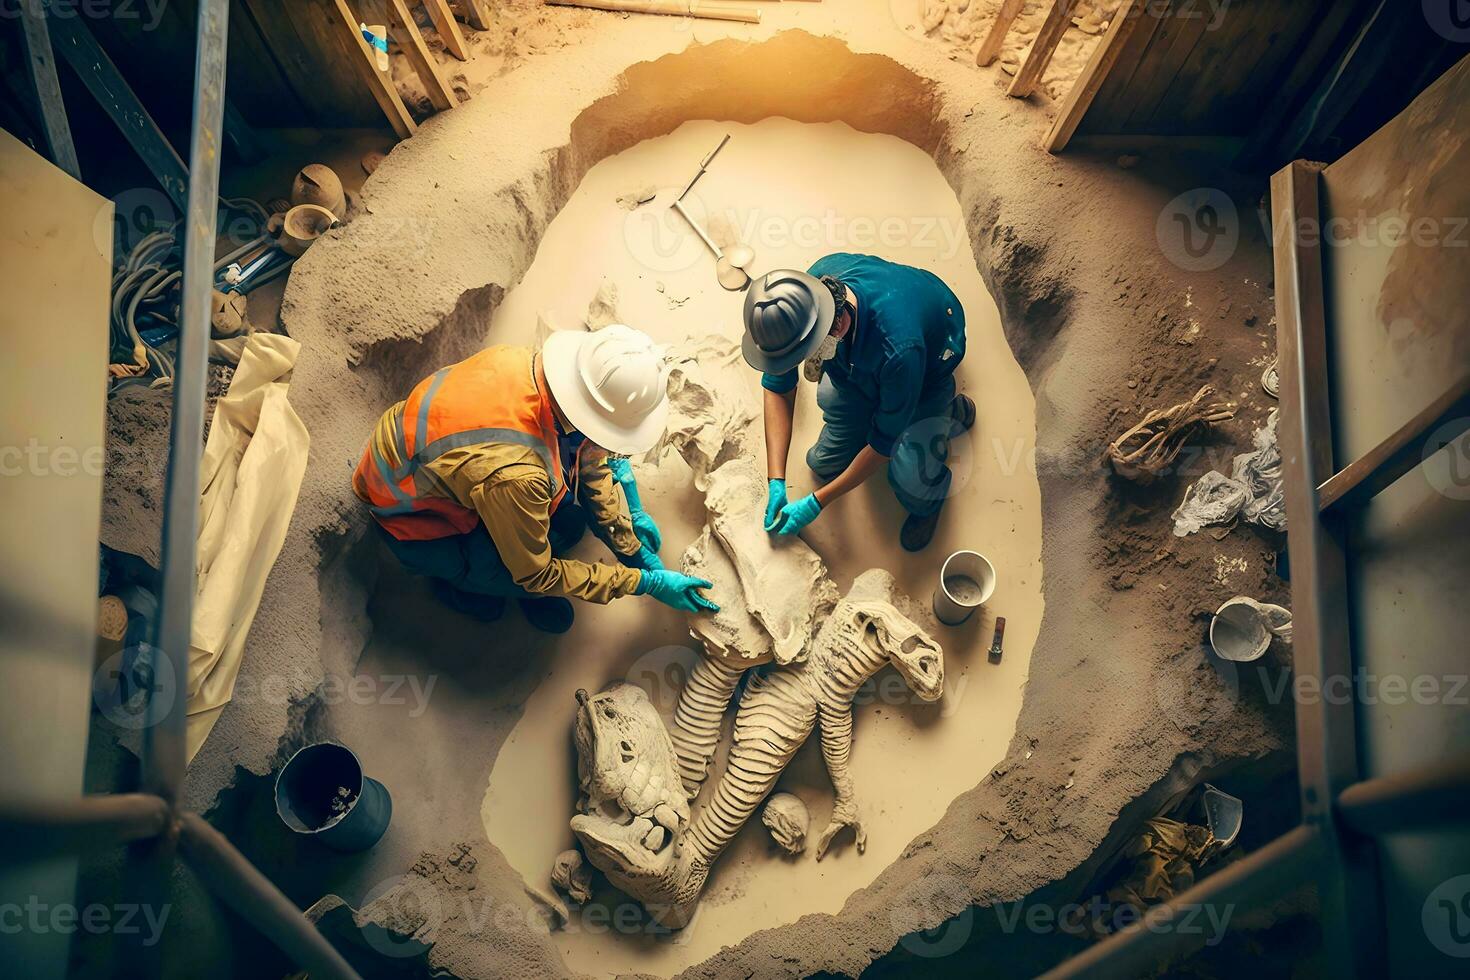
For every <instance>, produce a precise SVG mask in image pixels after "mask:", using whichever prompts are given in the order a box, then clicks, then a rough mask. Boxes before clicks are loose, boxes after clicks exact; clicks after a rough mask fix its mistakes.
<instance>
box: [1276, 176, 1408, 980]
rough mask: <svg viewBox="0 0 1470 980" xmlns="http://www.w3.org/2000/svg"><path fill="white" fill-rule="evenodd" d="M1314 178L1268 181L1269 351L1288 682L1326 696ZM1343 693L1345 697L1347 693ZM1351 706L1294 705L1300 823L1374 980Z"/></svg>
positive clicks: (1342, 958) (1324, 404) (1351, 954)
mask: <svg viewBox="0 0 1470 980" xmlns="http://www.w3.org/2000/svg"><path fill="white" fill-rule="evenodd" d="M1318 184H1319V173H1318V171H1317V169H1315V168H1313V167H1311V166H1309V165H1307V164H1305V163H1303V162H1302V161H1297V162H1295V163H1292V164H1290V165H1288V166H1287V167H1285V168H1284V169H1282V170H1280V171H1278V172H1277V173H1276V174H1275V176H1273V177H1272V178H1271V205H1272V213H1273V218H1272V229H1273V232H1274V238H1275V242H1274V248H1273V253H1274V257H1275V270H1276V344H1277V350H1278V352H1279V358H1278V364H1279V365H1280V368H1281V400H1280V404H1281V408H1280V412H1281V414H1280V423H1279V427H1278V440H1279V445H1280V448H1281V463H1282V486H1283V488H1284V490H1285V494H1286V534H1287V546H1288V548H1289V549H1290V553H1291V585H1292V590H1291V592H1292V604H1291V605H1292V664H1293V667H1292V669H1293V673H1294V675H1295V681H1296V682H1297V683H1307V684H1312V685H1313V687H1312V689H1313V690H1316V691H1327V690H1334V689H1338V688H1341V687H1343V686H1345V685H1350V684H1351V683H1352V679H1353V677H1354V676H1355V675H1354V671H1353V654H1352V641H1351V633H1350V631H1349V630H1350V627H1349V623H1350V621H1351V614H1350V609H1349V607H1348V601H1349V599H1348V595H1349V593H1348V579H1347V558H1346V551H1347V535H1346V531H1345V529H1344V524H1343V522H1342V521H1341V520H1337V519H1334V515H1331V514H1323V513H1321V512H1320V510H1319V507H1318V504H1317V487H1318V486H1319V485H1321V484H1322V483H1323V482H1325V480H1326V478H1327V477H1329V476H1330V475H1331V474H1332V473H1333V465H1332V404H1331V398H1330V392H1329V389H1328V378H1329V371H1328V358H1329V354H1328V340H1327V329H1328V328H1327V309H1326V298H1325V287H1324V284H1323V279H1322V242H1321V236H1320V235H1318V234H1311V233H1307V234H1303V233H1301V232H1302V231H1303V230H1306V231H1307V232H1311V231H1312V230H1313V229H1317V228H1321V226H1322V225H1321V221H1322V211H1321V207H1320V200H1319V193H1318V192H1319V187H1318ZM1349 689H1350V688H1349ZM1357 702H1358V699H1357V698H1356V697H1315V698H1299V699H1297V703H1296V705H1295V709H1296V710H1295V714H1296V736H1297V739H1296V741H1297V760H1298V767H1297V769H1298V775H1297V778H1298V782H1299V783H1300V786H1301V812H1302V822H1303V823H1304V824H1306V825H1308V826H1311V827H1316V828H1319V829H1320V830H1322V831H1323V832H1324V833H1325V834H1326V835H1327V842H1328V844H1329V847H1330V848H1331V852H1332V854H1333V856H1334V857H1335V858H1336V860H1334V861H1331V862H1330V863H1329V867H1328V868H1327V869H1326V873H1324V874H1323V875H1322V877H1321V878H1320V879H1319V881H1318V896H1319V899H1320V901H1321V904H1322V923H1323V928H1322V938H1323V946H1324V948H1326V949H1328V950H1329V960H1328V962H1329V968H1330V970H1331V972H1332V973H1333V975H1335V976H1339V975H1340V976H1348V977H1351V976H1382V975H1383V970H1384V966H1383V949H1382V935H1383V933H1382V929H1381V922H1382V919H1381V914H1382V912H1381V909H1380V907H1379V906H1380V891H1379V885H1378V873H1377V866H1376V863H1375V860H1374V856H1373V852H1372V849H1371V846H1370V845H1368V844H1367V843H1366V842H1354V841H1351V840H1346V839H1344V838H1343V836H1342V835H1341V834H1339V833H1338V832H1337V827H1336V824H1335V821H1334V819H1333V813H1332V803H1333V801H1334V800H1336V799H1337V797H1338V794H1340V793H1341V792H1342V791H1343V790H1345V789H1347V788H1348V787H1349V786H1351V785H1352V784H1353V783H1355V782H1357V781H1358V779H1359V778H1360V777H1359V764H1358V744H1357V743H1358V740H1357V725H1356V718H1355V714H1356V708H1357Z"/></svg>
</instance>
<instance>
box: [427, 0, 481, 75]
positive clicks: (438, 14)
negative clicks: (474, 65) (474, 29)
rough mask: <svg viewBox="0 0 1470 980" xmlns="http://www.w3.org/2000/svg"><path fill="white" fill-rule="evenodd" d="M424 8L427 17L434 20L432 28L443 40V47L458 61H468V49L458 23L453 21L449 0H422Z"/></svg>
mask: <svg viewBox="0 0 1470 980" xmlns="http://www.w3.org/2000/svg"><path fill="white" fill-rule="evenodd" d="M424 9H425V10H427V11H428V12H429V19H430V20H432V21H433V22H434V30H436V31H438V32H439V39H440V40H441V41H443V42H444V49H445V50H446V51H448V52H449V53H450V54H452V55H454V56H455V57H456V58H458V59H459V60H460V61H468V60H469V59H470V50H469V48H468V47H466V46H465V43H464V35H463V34H461V33H460V30H459V25H458V24H457V23H455V21H454V11H452V10H450V9H449V0H424Z"/></svg>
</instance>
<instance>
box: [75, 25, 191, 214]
mask: <svg viewBox="0 0 1470 980" xmlns="http://www.w3.org/2000/svg"><path fill="white" fill-rule="evenodd" d="M50 5H51V3H50V0H48V2H47V6H48V7H49V6H50ZM47 22H48V24H49V26H50V27H51V35H52V41H53V43H54V45H55V47H56V50H57V51H59V52H60V54H61V56H62V57H63V58H65V59H66V62H67V64H69V65H71V68H72V71H74V72H76V75H77V77H78V78H80V79H81V80H82V84H83V85H85V86H86V87H87V91H88V92H90V93H91V94H92V98H94V99H96V100H97V102H98V103H99V104H100V105H101V106H102V108H103V109H104V110H105V111H106V112H107V114H108V116H110V117H111V118H112V121H113V122H114V123H116V124H117V128H118V129H120V130H122V134H123V136H124V137H126V139H127V141H128V143H129V145H131V146H132V148H133V150H134V151H135V152H136V153H137V154H138V156H139V157H141V158H142V159H143V162H144V163H145V164H147V166H148V169H149V170H151V171H152V172H153V176H154V178H155V179H156V180H157V181H158V183H159V186H161V187H162V188H163V192H164V193H165V194H167V195H168V197H169V200H171V201H173V203H174V207H176V208H178V210H179V213H180V214H184V213H186V212H187V210H188V203H189V202H188V198H189V191H188V187H189V172H188V168H186V167H185V166H184V161H183V159H182V158H180V157H179V155H178V153H177V152H175V150H174V148H173V147H172V146H170V145H169V142H168V140H167V139H165V138H164V135H163V132H162V131H161V130H160V129H159V128H158V126H157V124H156V123H154V121H153V117H152V116H150V115H149V114H148V110H147V109H145V108H143V103H142V102H140V101H139V100H138V97H137V96H136V95H135V94H133V90H132V88H130V87H129V86H128V83H127V82H126V81H125V80H124V79H123V77H122V74H121V73H120V72H119V71H118V70H117V66H116V65H114V64H113V63H112V59H111V58H109V57H107V53H106V52H105V51H103V50H102V48H101V47H100V46H99V45H98V44H97V41H96V39H95V38H93V37H92V32H91V31H89V30H87V25H86V24H85V22H84V18H82V17H78V16H75V14H74V13H73V14H70V15H68V16H66V17H48V18H47Z"/></svg>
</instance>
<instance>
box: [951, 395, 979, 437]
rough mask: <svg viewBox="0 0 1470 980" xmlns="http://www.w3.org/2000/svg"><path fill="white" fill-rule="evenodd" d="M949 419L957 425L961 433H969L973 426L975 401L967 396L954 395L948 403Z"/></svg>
mask: <svg viewBox="0 0 1470 980" xmlns="http://www.w3.org/2000/svg"><path fill="white" fill-rule="evenodd" d="M949 417H950V418H952V419H954V420H955V421H956V422H958V423H959V426H960V431H961V432H969V431H970V430H971V429H972V428H974V426H975V399H973V398H971V397H970V396H969V395H955V396H954V401H952V402H950V403H949Z"/></svg>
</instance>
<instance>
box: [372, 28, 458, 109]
mask: <svg viewBox="0 0 1470 980" xmlns="http://www.w3.org/2000/svg"><path fill="white" fill-rule="evenodd" d="M388 30H389V33H390V34H393V35H395V40H397V41H398V46H399V47H400V48H401V49H402V50H403V53H404V55H406V56H407V58H408V61H409V63H410V64H411V65H413V70H414V71H416V72H418V75H419V79H420V80H421V81H423V83H424V89H425V91H427V92H428V93H429V102H430V104H432V105H433V106H434V108H435V109H438V110H439V111H441V112H442V111H444V110H445V109H452V108H454V106H455V105H457V104H458V103H457V102H456V101H455V98H454V93H453V92H452V91H450V88H449V85H448V83H446V82H445V81H444V76H443V75H441V74H440V73H439V63H438V62H436V61H435V60H434V55H433V53H432V52H431V51H430V50H429V46H428V45H427V44H425V43H424V35H423V34H421V33H420V32H419V26H418V25H417V24H415V23H414V21H413V14H412V13H411V12H410V11H409V9H408V5H407V4H406V3H404V0H388Z"/></svg>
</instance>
